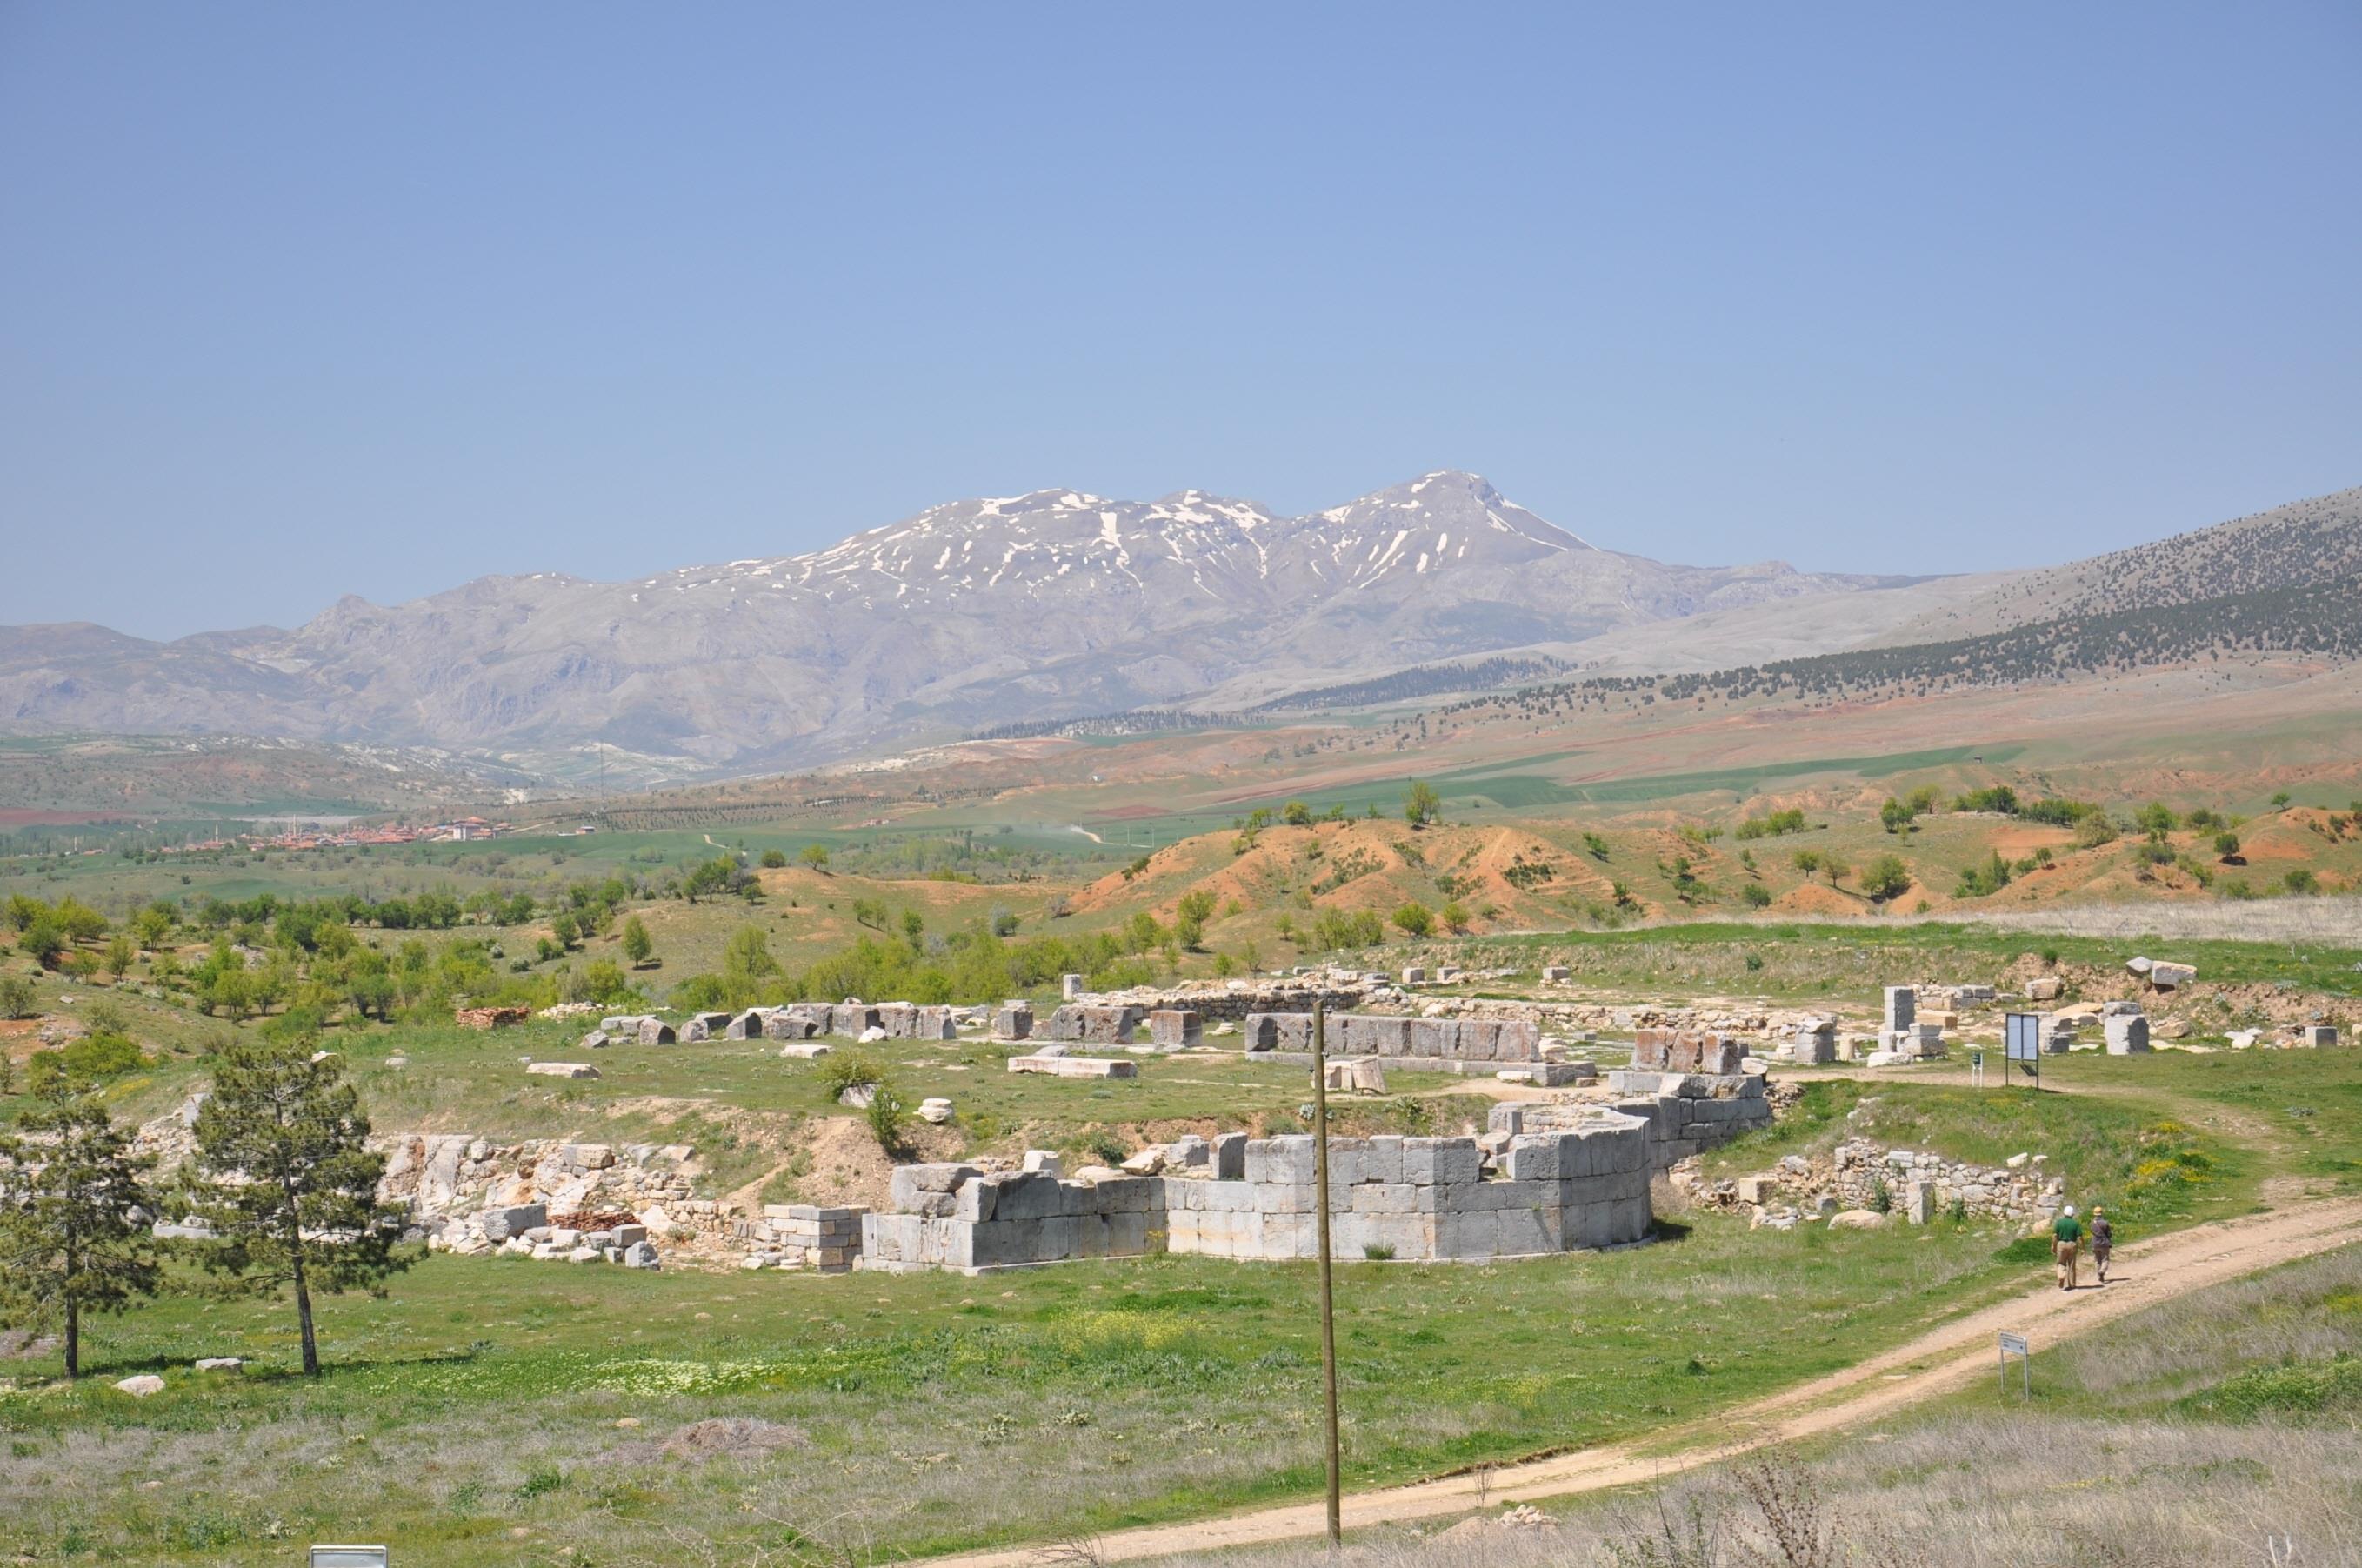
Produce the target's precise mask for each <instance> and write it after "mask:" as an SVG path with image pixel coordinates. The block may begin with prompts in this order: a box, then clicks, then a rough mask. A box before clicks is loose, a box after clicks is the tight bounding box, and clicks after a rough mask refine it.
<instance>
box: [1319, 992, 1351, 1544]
mask: <svg viewBox="0 0 2362 1568" xmlns="http://www.w3.org/2000/svg"><path fill="white" fill-rule="evenodd" d="M1312 1185H1313V1201H1314V1202H1316V1203H1317V1204H1319V1231H1320V1386H1321V1393H1322V1397H1323V1400H1324V1403H1325V1405H1326V1408H1325V1410H1324V1411H1323V1413H1322V1414H1323V1422H1322V1424H1323V1426H1324V1428H1325V1429H1326V1432H1327V1436H1328V1447H1329V1544H1330V1546H1332V1547H1334V1546H1338V1545H1341V1544H1342V1543H1343V1541H1344V1539H1345V1532H1344V1519H1343V1507H1344V1496H1343V1492H1342V1489H1341V1488H1342V1477H1341V1474H1340V1464H1339V1458H1338V1448H1337V1294H1336V1288H1335V1282H1334V1278H1333V1275H1332V1274H1331V1271H1330V1264H1329V1016H1328V1010H1327V1009H1326V1008H1324V1007H1323V1006H1322V1005H1321V1003H1320V1000H1319V998H1318V997H1315V998H1314V999H1313V1002H1312Z"/></svg>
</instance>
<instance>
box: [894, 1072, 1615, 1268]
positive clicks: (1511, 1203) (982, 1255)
mask: <svg viewBox="0 0 2362 1568" xmlns="http://www.w3.org/2000/svg"><path fill="white" fill-rule="evenodd" d="M1313 1158H1314V1156H1313V1147H1312V1140H1311V1138H1310V1137H1308V1136H1305V1135H1301V1134H1298V1135H1294V1136H1289V1137H1282V1138H1264V1139H1255V1140H1253V1141H1250V1142H1248V1143H1245V1145H1244V1161H1243V1169H1242V1173H1241V1174H1240V1176H1238V1177H1237V1178H1236V1179H1223V1178H1221V1177H1220V1176H1216V1177H1215V1179H1200V1178H1198V1177H1194V1176H1105V1177H1102V1178H1101V1179H1099V1180H1097V1181H1064V1180H1061V1179H1059V1178H1058V1177H1056V1176H1051V1175H1048V1174H1009V1175H991V1176H987V1175H984V1174H981V1173H979V1172H977V1171H976V1170H975V1169H974V1168H973V1167H969V1166H964V1165H948V1166H945V1165H937V1166H906V1167H904V1168H903V1169H902V1170H900V1171H898V1172H896V1173H895V1191H894V1201H895V1204H896V1209H897V1211H896V1212H892V1213H873V1214H869V1215H866V1216H865V1217H864V1218H863V1221H862V1254H863V1255H862V1266H863V1267H865V1268H882V1269H909V1268H951V1269H960V1270H966V1271H977V1270H985V1269H995V1268H1009V1267H1016V1266H1021V1265H1023V1264H1041V1263H1055V1262H1061V1261H1064V1260H1066V1259H1069V1258H1089V1257H1118V1256H1130V1255H1134V1254H1137V1253H1143V1252H1145V1251H1147V1249H1148V1246H1149V1242H1150V1238H1151V1237H1152V1236H1153V1235H1155V1234H1158V1233H1162V1234H1163V1236H1164V1242H1165V1245H1166V1246H1167V1247H1168V1248H1169V1249H1170V1250H1172V1251H1174V1252H1176V1253H1205V1254H1209V1255H1211V1256H1217V1257H1234V1258H1262V1259H1273V1260H1277V1259H1291V1258H1308V1257H1312V1256H1314V1255H1316V1253H1317V1249H1318V1245H1319V1200H1318V1187H1317V1185H1316V1181H1315V1172H1314V1165H1313ZM1495 1165H1496V1169H1495V1172H1494V1174H1493V1175H1492V1176H1490V1177H1489V1178H1488V1176H1487V1175H1486V1171H1485V1150H1484V1149H1482V1148H1480V1147H1479V1146H1478V1143H1477V1140H1475V1139H1473V1138H1392V1137H1376V1138H1340V1139H1332V1140H1330V1230H1331V1248H1332V1252H1333V1253H1334V1255H1337V1256H1341V1257H1353V1256H1372V1257H1393V1258H1401V1259H1476V1260H1481V1259H1486V1258H1498V1257H1520V1256H1527V1255H1531V1254H1536V1253H1557V1252H1567V1251H1573V1250H1576V1249H1580V1248H1595V1247H1608V1246H1617V1245H1622V1244H1625V1243H1628V1242H1637V1241H1639V1240H1641V1239H1642V1238H1644V1237H1645V1236H1646V1235H1647V1234H1648V1233H1649V1228H1650V1210H1649V1155H1648V1147H1647V1126H1646V1123H1644V1122H1642V1121H1640V1120H1639V1119H1637V1118H1634V1117H1629V1116H1622V1115H1617V1114H1616V1113H1613V1112H1598V1111H1595V1112H1594V1113H1593V1115H1592V1116H1591V1117H1590V1118H1589V1119H1587V1121H1585V1122H1584V1125H1582V1126H1580V1127H1577V1128H1572V1129H1568V1130H1564V1131H1552V1132H1531V1133H1524V1134H1519V1135H1518V1136H1515V1137H1512V1138H1511V1139H1510V1140H1508V1142H1507V1145H1506V1146H1505V1147H1504V1148H1503V1149H1502V1150H1501V1151H1500V1153H1499V1154H1498V1156H1497V1157H1496V1161H1495ZM1220 1167H1221V1162H1220V1161H1219V1160H1218V1161H1217V1162H1215V1164H1214V1165H1213V1166H1212V1167H1211V1168H1212V1169H1214V1170H1216V1171H1220Z"/></svg>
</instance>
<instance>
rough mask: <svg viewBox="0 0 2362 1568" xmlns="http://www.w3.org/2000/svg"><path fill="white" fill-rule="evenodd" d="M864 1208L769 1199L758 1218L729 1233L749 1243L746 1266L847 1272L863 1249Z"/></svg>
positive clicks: (744, 1265) (741, 1223)
mask: <svg viewBox="0 0 2362 1568" xmlns="http://www.w3.org/2000/svg"><path fill="white" fill-rule="evenodd" d="M867 1212H868V1210H867V1209H825V1208H821V1207H819V1206H817V1205H814V1204H810V1203H767V1204H765V1205H764V1206H763V1213H762V1217H761V1218H760V1219H756V1220H737V1221H735V1222H734V1224H733V1225H732V1226H731V1228H730V1231H731V1234H732V1235H734V1236H735V1237H736V1238H738V1239H739V1240H740V1241H742V1242H745V1243H746V1246H747V1253H746V1256H745V1260H744V1261H743V1262H742V1264H740V1266H741V1267H743V1268H809V1269H812V1270H815V1271H816V1272H818V1273H821V1274H847V1273H850V1272H851V1271H852V1268H853V1263H854V1260H855V1258H857V1257H859V1256H860V1255H861V1217H862V1216H863V1215H864V1214H866V1213H867Z"/></svg>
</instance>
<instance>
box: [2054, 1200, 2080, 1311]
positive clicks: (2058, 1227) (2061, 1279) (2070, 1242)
mask: <svg viewBox="0 0 2362 1568" xmlns="http://www.w3.org/2000/svg"><path fill="white" fill-rule="evenodd" d="M2082 1240H2083V1225H2082V1221H2081V1220H2077V1219H2076V1218H2075V1206H2074V1205H2073V1204H2071V1203H2070V1204H2069V1205H2068V1206H2067V1207H2066V1209H2063V1210H2062V1211H2061V1212H2060V1213H2059V1216H2058V1220H2057V1222H2056V1223H2054V1224H2053V1225H2052V1226H2051V1227H2050V1255H2051V1257H2052V1258H2053V1259H2054V1260H2056V1261H2057V1263H2058V1288H2059V1289H2061V1290H2072V1289H2074V1288H2075V1254H2076V1252H2077V1251H2078V1249H2079V1243H2081V1241H2082Z"/></svg>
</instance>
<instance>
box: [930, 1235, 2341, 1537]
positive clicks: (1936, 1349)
mask: <svg viewBox="0 0 2362 1568" xmlns="http://www.w3.org/2000/svg"><path fill="white" fill-rule="evenodd" d="M2350 1242H2362V1199H2356V1198H2339V1199H2334V1200H2326V1201H2320V1202H2312V1203H2305V1204H2301V1205H2300V1206H2297V1207H2294V1208H2290V1209H2281V1210H2278V1211H2276V1212H2273V1213H2268V1214H2259V1215H2251V1216H2247V1217H2245V1218H2242V1219H2237V1220H2218V1221H2215V1222H2214V1223H2212V1224H2207V1225H2199V1226H2195V1227H2192V1228H2191V1229H2190V1230H2187V1231H2175V1232H2174V1233H2172V1234H2170V1235H2166V1236H2159V1237H2156V1238H2154V1239H2152V1240H2149V1241H2145V1242H2139V1243H2136V1244H2134V1245H2129V1246H2123V1247H2119V1248H2117V1249H2116V1256H2115V1263H2114V1269H2113V1272H2114V1275H2115V1276H2116V1277H2114V1278H2113V1279H2111V1280H2110V1281H2109V1282H2108V1284H2107V1286H2106V1287H2105V1288H2104V1289H2098V1288H2085V1289H2081V1290H2077V1291H2073V1292H2068V1291H2062V1290H2060V1289H2058V1286H2056V1285H2053V1284H2051V1283H2049V1270H2048V1269H2047V1267H2044V1268H2040V1269H2035V1268H2029V1269H2028V1271H2027V1273H2028V1275H2029V1281H2028V1283H2029V1289H2028V1291H2027V1292H2026V1294H2025V1295H2023V1296H2020V1297H2015V1298H2014V1299H2011V1300H2008V1301H2004V1302H2002V1303H2000V1304H1999V1305H1997V1306H1993V1307H1990V1308H1987V1309H1984V1310H1982V1311H1979V1312H1975V1313H1971V1314H1970V1315H1969V1316H1967V1317H1965V1318H1962V1319H1959V1320H1957V1321H1954V1322H1950V1323H1947V1324H1945V1325H1944V1326H1943V1327H1941V1328H1937V1329H1933V1330H1930V1331H1927V1332H1926V1333H1924V1334H1922V1335H1920V1336H1919V1337H1918V1338H1916V1339H1914V1340H1912V1341H1910V1342H1907V1343H1904V1344H1903V1345H1899V1346H1897V1347H1896V1348H1895V1349H1893V1350H1891V1351H1888V1352H1887V1353H1884V1354H1882V1355H1878V1356H1873V1357H1871V1359H1870V1360H1868V1361H1866V1362H1863V1363H1862V1364H1860V1365H1859V1366H1855V1367H1852V1368H1850V1369H1849V1370H1847V1371H1845V1372H1841V1373H1838V1375H1835V1376H1832V1377H1826V1378H1823V1379H1821V1380H1820V1381H1818V1382H1816V1383H1813V1384H1809V1385H1806V1386H1802V1387H1798V1388H1792V1389H1789V1390H1787V1391H1785V1392H1783V1393H1780V1394H1774V1395H1771V1396H1769V1397H1765V1398H1761V1399H1758V1400H1754V1401H1752V1402H1750V1403H1749V1404H1746V1405H1742V1406H1740V1407H1738V1408H1737V1409H1734V1410H1726V1411H1723V1412H1721V1413H1719V1414H1717V1415H1716V1416H1714V1417H1713V1418H1711V1419H1709V1420H1708V1421H1705V1422H1701V1423H1697V1424H1694V1425H1692V1426H1689V1427H1684V1428H1677V1429H1674V1430H1669V1431H1664V1432H1658V1433H1653V1434H1651V1436H1650V1440H1649V1441H1648V1443H1647V1444H1646V1445H1645V1446H1643V1445H1640V1444H1617V1445H1611V1446H1607V1447H1604V1448H1595V1449H1584V1450H1581V1451H1579V1452H1573V1453H1562V1454H1554V1455H1551V1456H1550V1457H1548V1458H1543V1459H1536V1460H1530V1461H1529V1462H1527V1463H1522V1464H1507V1465H1501V1466H1498V1467H1496V1468H1495V1469H1494V1470H1492V1471H1491V1472H1490V1473H1489V1474H1487V1475H1485V1477H1483V1478H1482V1479H1481V1480H1480V1479H1479V1478H1478V1477H1477V1476H1474V1475H1453V1476H1447V1477H1445V1478H1443V1479H1441V1480H1438V1481H1425V1482H1419V1483H1417V1484H1415V1485H1407V1486H1391V1487H1386V1488H1384V1489H1382V1490H1379V1491H1374V1492H1360V1493H1353V1494H1350V1495H1348V1496H1346V1498H1345V1509H1344V1518H1345V1528H1346V1529H1360V1528H1363V1527H1364V1526H1369V1525H1378V1524H1401V1523H1407V1522H1410V1521H1414V1520H1418V1519H1425V1518H1448V1517H1450V1516H1451V1515H1454V1514H1461V1513H1466V1512H1468V1511H1469V1510H1471V1509H1473V1508H1476V1507H1482V1506H1485V1504H1488V1503H1514V1502H1535V1501H1540V1500H1541V1499H1544V1498H1549V1497H1563V1496H1569V1495H1570V1494H1573V1493H1578V1492H1591V1491H1597V1490H1600V1489H1603V1488H1606V1487H1611V1486H1626V1485H1638V1484H1642V1483H1646V1482H1648V1481H1650V1480H1652V1479H1654V1478H1657V1477H1660V1476H1665V1475H1670V1474H1676V1473H1678V1472H1681V1471H1684V1470H1692V1469H1695V1468H1697V1467H1699V1466H1701V1465H1707V1464H1713V1463H1719V1462H1721V1461H1723V1460H1727V1459H1732V1458H1735V1457H1738V1456H1739V1455H1741V1454H1745V1453H1747V1452H1750V1451H1752V1450H1754V1449H1757V1448H1760V1447H1763V1446H1765V1445H1767V1444H1771V1443H1780V1442H1790V1441H1795V1440H1797V1439H1800V1438H1808V1437H1813V1436H1816V1435H1819V1434H1821V1433H1825V1432H1831V1431H1836V1430H1842V1429H1844V1428H1848V1427H1853V1426H1859V1425H1860V1424H1862V1423H1864V1422H1868V1421H1871V1420H1874V1419H1877V1418H1879V1417H1881V1416H1884V1415H1887V1414H1889V1413H1891V1412H1893V1411H1894V1410H1896V1409H1899V1408H1902V1407H1904V1406H1905V1405H1909V1404H1912V1403H1914V1402H1915V1401H1917V1400H1920V1399H1925V1398H1927V1397H1931V1396H1933V1395H1936V1394H1939V1393H1942V1392H1945V1391H1947V1390H1949V1389H1954V1388H1958V1387H1960V1386H1963V1385H1964V1384H1966V1383H1968V1382H1970V1380H1972V1379H1974V1378H1977V1377H1992V1376H1994V1375H1995V1364H1996V1360H1995V1342H1994V1336H1995V1335H1996V1334H1997V1333H1998V1332H1999V1331H2002V1330H2004V1329H2006V1330H2011V1331H2016V1332H2020V1333H2024V1334H2025V1335H2026V1336H2027V1337H2028V1338H2029V1339H2030V1340H2031V1341H2032V1342H2033V1344H2034V1346H2035V1348H2036V1349H2037V1350H2039V1349H2041V1348H2043V1347H2044V1346H2046V1345H2050V1344H2055V1343H2057V1342H2058V1341H2060V1340H2062V1339H2066V1338H2068V1337H2069V1336H2070V1335H2073V1334H2077V1333H2081V1332H2082V1331H2085V1330H2088V1329H2091V1328H2092V1327H2094V1326H2096V1325H2098V1324H2101V1323H2104V1322H2107V1321H2109V1320H2112V1319H2115V1318H2121V1317H2123V1316H2125V1314H2126V1313H2129V1312H2136V1311H2139V1310H2140V1309H2142V1308H2145V1307H2151V1306H2155V1305H2157V1304H2158V1303H2159V1302H2161V1301H2169V1300H2171V1299H2173V1298H2174V1297H2178V1296H2182V1295H2186V1294H2187V1293H2189V1292H2191V1291H2193V1290H2198V1289H2202V1288H2203V1287H2205V1286H2211V1285H2220V1284H2222V1283H2224V1282H2225V1281H2227V1280H2232V1279H2235V1278H2238V1277H2239V1276H2241V1275H2248V1274H2253V1273H2255V1272H2256V1271H2257V1270H2258V1269H2265V1268H2270V1267H2273V1266H2275V1265H2277V1264H2285V1263H2292V1262H2294V1261H2295V1260H2297V1259H2299V1258H2303V1257H2309V1256H2311V1255H2312V1254H2313V1253H2322V1252H2326V1251H2329V1250H2330V1249H2331V1248H2334V1247H2338V1246H2343V1245H2345V1244H2347V1243H2350ZM1709 1439H1710V1440H1711V1441H1706V1440H1709ZM1684 1444H1686V1445H1687V1446H1680V1445H1684ZM1668 1449H1673V1450H1675V1452H1662V1451H1664V1450H1668ZM1325 1528H1326V1525H1325V1521H1324V1518H1323V1516H1322V1510H1321V1507H1320V1504H1319V1502H1317V1501H1315V1502H1311V1503H1300V1504H1290V1505H1287V1506H1286V1507H1273V1508H1259V1509H1256V1510H1254V1511H1253V1512H1251V1513H1243V1514H1234V1515H1231V1516H1230V1517H1228V1518H1214V1519H1201V1520H1196V1521H1193V1522H1190V1523H1187V1524H1174V1525H1154V1526H1149V1527H1145V1528H1142V1529H1130V1530H1124V1531H1121V1532H1120V1533H1118V1534H1114V1535H1106V1536H1100V1537H1098V1538H1097V1539H1096V1540H1093V1542H1092V1546H1093V1549H1094V1551H1096V1552H1097V1553H1098V1555H1099V1556H1100V1557H1102V1558H1104V1559H1105V1560H1107V1561H1109V1562H1116V1561H1129V1560H1136V1559H1140V1558H1144V1557H1165V1556H1171V1555H1173V1554H1175V1553H1178V1552H1184V1551H1218V1550H1221V1549H1224V1548H1229V1547H1242V1546H1259V1545H1267V1544H1269V1543H1271V1542H1274V1541H1281V1540H1297V1539H1301V1538H1305V1537H1312V1536H1318V1535H1319V1534H1320V1533H1321V1531H1322V1530H1323V1529H1325ZM1042 1561H1043V1551H1042V1549H1040V1548H1014V1549H1010V1550H1007V1551H980V1552H969V1553H966V1554H963V1555H960V1556H956V1557H942V1558H936V1559H933V1568H1024V1565H1029V1564H1038V1563H1039V1562H1042Z"/></svg>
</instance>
